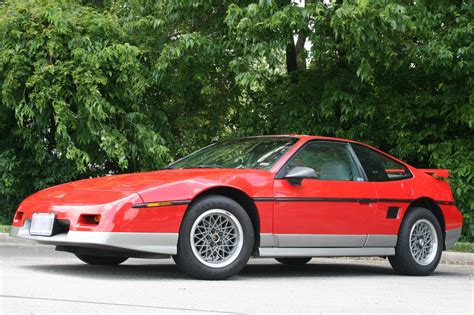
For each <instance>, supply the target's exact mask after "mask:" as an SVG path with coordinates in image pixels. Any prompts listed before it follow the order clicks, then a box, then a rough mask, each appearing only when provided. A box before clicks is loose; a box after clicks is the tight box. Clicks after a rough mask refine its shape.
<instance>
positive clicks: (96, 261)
mask: <svg viewBox="0 0 474 315" xmlns="http://www.w3.org/2000/svg"><path fill="white" fill-rule="evenodd" d="M75 255H76V257H77V258H79V259H80V260H82V261H83V262H85V263H87V264H89V265H99V266H117V265H120V264H121V263H123V262H124V261H125V260H127V259H128V257H108V256H107V257H106V256H94V255H80V254H75Z"/></svg>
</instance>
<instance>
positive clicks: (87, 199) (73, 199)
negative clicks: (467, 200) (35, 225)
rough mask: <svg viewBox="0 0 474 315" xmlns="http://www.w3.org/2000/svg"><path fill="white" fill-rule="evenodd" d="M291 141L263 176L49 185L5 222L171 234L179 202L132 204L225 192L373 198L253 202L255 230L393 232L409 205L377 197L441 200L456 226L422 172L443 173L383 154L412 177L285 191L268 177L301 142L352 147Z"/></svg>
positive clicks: (180, 173)
mask: <svg viewBox="0 0 474 315" xmlns="http://www.w3.org/2000/svg"><path fill="white" fill-rule="evenodd" d="M298 137H299V141H298V142H297V143H296V144H295V145H294V146H293V147H292V148H291V149H290V150H289V151H288V152H287V153H286V154H285V155H284V156H283V157H282V159H281V160H280V161H278V162H277V163H276V164H275V165H274V166H273V168H272V169H271V170H269V171H264V170H257V169H185V170H160V171H154V172H147V173H133V174H124V175H116V176H106V177H102V178H94V179H87V180H81V181H76V182H72V183H67V184H63V185H58V186H54V187H51V188H48V189H45V190H42V191H40V192H38V193H36V194H33V195H32V196H30V197H28V198H26V199H25V200H24V201H23V202H22V203H21V205H20V206H19V208H18V210H17V214H16V215H15V218H14V221H13V225H14V226H22V225H23V223H24V221H25V220H26V219H30V218H31V216H32V213H33V212H55V213H56V214H57V218H58V219H60V220H68V221H70V229H71V230H77V231H112V232H179V228H180V225H181V222H182V219H183V216H184V214H185V212H186V209H187V207H188V206H187V205H172V206H162V207H153V208H132V206H133V205H134V204H138V203H145V202H159V201H175V200H189V201H191V200H193V199H194V198H196V197H197V196H198V195H199V194H201V193H203V192H205V191H207V190H209V189H213V188H216V187H229V188H233V189H237V190H240V191H241V192H243V193H245V194H247V195H248V196H249V197H250V198H263V197H265V198H344V199H349V200H350V199H357V198H358V199H373V200H380V201H374V202H359V201H357V200H356V201H354V200H352V201H338V202H334V201H331V200H326V201H305V202H284V201H271V200H270V201H269V200H268V199H267V200H266V201H257V202H256V203H255V204H256V207H257V209H258V215H259V221H260V232H261V233H283V234H284V233H291V234H397V233H398V229H399V227H400V224H401V221H402V219H403V216H404V215H405V213H406V210H407V209H408V207H409V204H410V203H409V202H401V201H384V199H385V200H386V199H399V200H400V199H402V200H416V199H419V198H427V199H431V200H435V201H446V202H448V204H440V205H439V207H440V209H441V210H442V212H443V216H444V219H445V221H446V230H451V229H458V228H460V227H461V226H462V216H461V214H460V212H459V210H458V209H457V208H456V207H455V206H454V205H451V204H450V202H452V201H453V197H452V193H451V189H450V187H449V185H448V183H446V182H445V181H443V180H440V179H437V178H434V177H433V176H431V175H428V174H434V175H436V176H437V177H445V176H444V175H446V171H445V170H442V171H441V170H429V172H428V170H418V169H416V168H414V167H411V166H409V165H407V164H406V163H403V162H402V161H400V160H397V159H395V158H393V157H391V158H393V159H394V160H396V161H398V162H400V163H402V164H404V165H407V167H408V168H409V169H410V171H411V172H412V174H413V178H409V179H404V180H399V181H390V182H374V183H371V182H350V181H322V180H314V179H305V180H303V182H302V185H301V186H291V185H290V184H289V183H288V182H287V181H286V180H284V179H275V175H276V173H277V172H278V170H279V169H280V168H281V167H282V166H283V165H284V163H285V162H286V161H287V160H288V159H289V158H290V157H291V156H292V155H293V154H294V153H295V152H296V151H297V150H298V149H299V148H301V146H302V145H303V144H305V143H306V142H307V141H309V140H329V141H345V142H353V141H350V140H342V139H336V138H327V137H312V136H298ZM375 150H376V149H375ZM376 151H378V152H380V151H379V150H376ZM381 153H383V152H381ZM383 154H385V153H383ZM385 155H387V154H385ZM387 156H388V155H387ZM393 206H396V207H400V211H399V216H398V218H396V219H387V218H386V214H387V209H388V207H393ZM83 214H88V215H96V214H97V215H100V216H101V217H100V222H99V224H87V222H84V221H81V219H80V216H81V215H83Z"/></svg>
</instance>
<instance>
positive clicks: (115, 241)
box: [10, 225, 178, 255]
mask: <svg viewBox="0 0 474 315" xmlns="http://www.w3.org/2000/svg"><path fill="white" fill-rule="evenodd" d="M10 236H12V237H17V238H22V239H27V240H33V241H37V242H38V243H41V244H47V245H56V246H70V247H83V248H96V249H104V250H110V251H120V252H137V253H151V254H163V255H176V254H177V245H178V233H135V232H82V231H69V232H67V233H62V234H57V235H54V236H49V237H47V236H32V235H30V231H29V226H26V225H25V226H23V227H21V228H19V227H12V229H11V232H10Z"/></svg>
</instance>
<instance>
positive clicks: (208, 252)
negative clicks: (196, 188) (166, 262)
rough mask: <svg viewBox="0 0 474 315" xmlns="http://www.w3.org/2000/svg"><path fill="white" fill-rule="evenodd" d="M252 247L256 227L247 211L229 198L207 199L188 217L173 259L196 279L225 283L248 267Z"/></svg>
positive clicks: (184, 221) (193, 209) (181, 268)
mask: <svg viewBox="0 0 474 315" xmlns="http://www.w3.org/2000/svg"><path fill="white" fill-rule="evenodd" d="M253 245H254V231H253V225H252V222H251V221H250V218H249V216H248V214H247V213H246V212H245V210H244V209H243V208H242V207H241V206H240V205H239V204H238V203H237V202H235V201H234V200H232V199H230V198H227V197H224V196H208V197H205V198H203V199H201V200H199V201H198V202H197V203H196V204H194V205H192V206H191V208H190V209H189V210H188V212H187V213H186V216H185V217H184V220H183V223H182V226H181V231H180V234H179V241H178V254H177V255H176V256H173V259H174V261H175V262H176V264H177V265H178V268H179V269H180V270H182V271H183V272H185V273H187V274H189V275H191V276H193V277H196V278H199V279H209V280H220V279H226V278H229V277H232V276H233V275H236V274H237V273H239V272H240V271H241V270H242V269H243V268H244V267H245V265H246V264H247V262H248V260H249V258H250V255H251V254H252V250H253Z"/></svg>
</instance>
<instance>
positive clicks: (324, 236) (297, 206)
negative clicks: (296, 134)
mask: <svg viewBox="0 0 474 315" xmlns="http://www.w3.org/2000/svg"><path fill="white" fill-rule="evenodd" d="M297 166H304V167H310V168H312V169H313V170H314V171H315V174H316V176H315V177H314V178H306V179H303V180H302V181H301V183H300V184H299V185H297V184H295V183H292V182H291V181H289V180H287V179H285V175H286V174H287V173H288V172H289V171H290V170H291V169H293V168H295V167H297ZM274 191H275V204H274V241H275V243H276V244H275V245H276V246H279V247H362V246H364V244H365V242H366V239H367V235H368V230H369V224H370V222H371V219H372V217H373V215H374V210H375V207H374V204H373V203H372V200H373V198H374V197H375V188H374V185H373V183H370V182H368V181H367V180H366V179H365V175H364V174H363V171H361V168H360V165H359V164H358V161H357V159H356V158H355V155H354V153H353V151H352V149H351V147H350V146H349V144H348V143H345V142H338V141H321V140H316V141H310V142H308V143H307V144H305V145H304V146H303V147H302V148H301V149H300V150H298V151H297V152H296V153H295V154H294V155H293V156H292V157H291V158H290V159H289V161H288V162H287V163H286V164H285V166H283V168H282V169H281V170H280V171H279V172H278V174H277V176H276V178H275V183H274Z"/></svg>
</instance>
